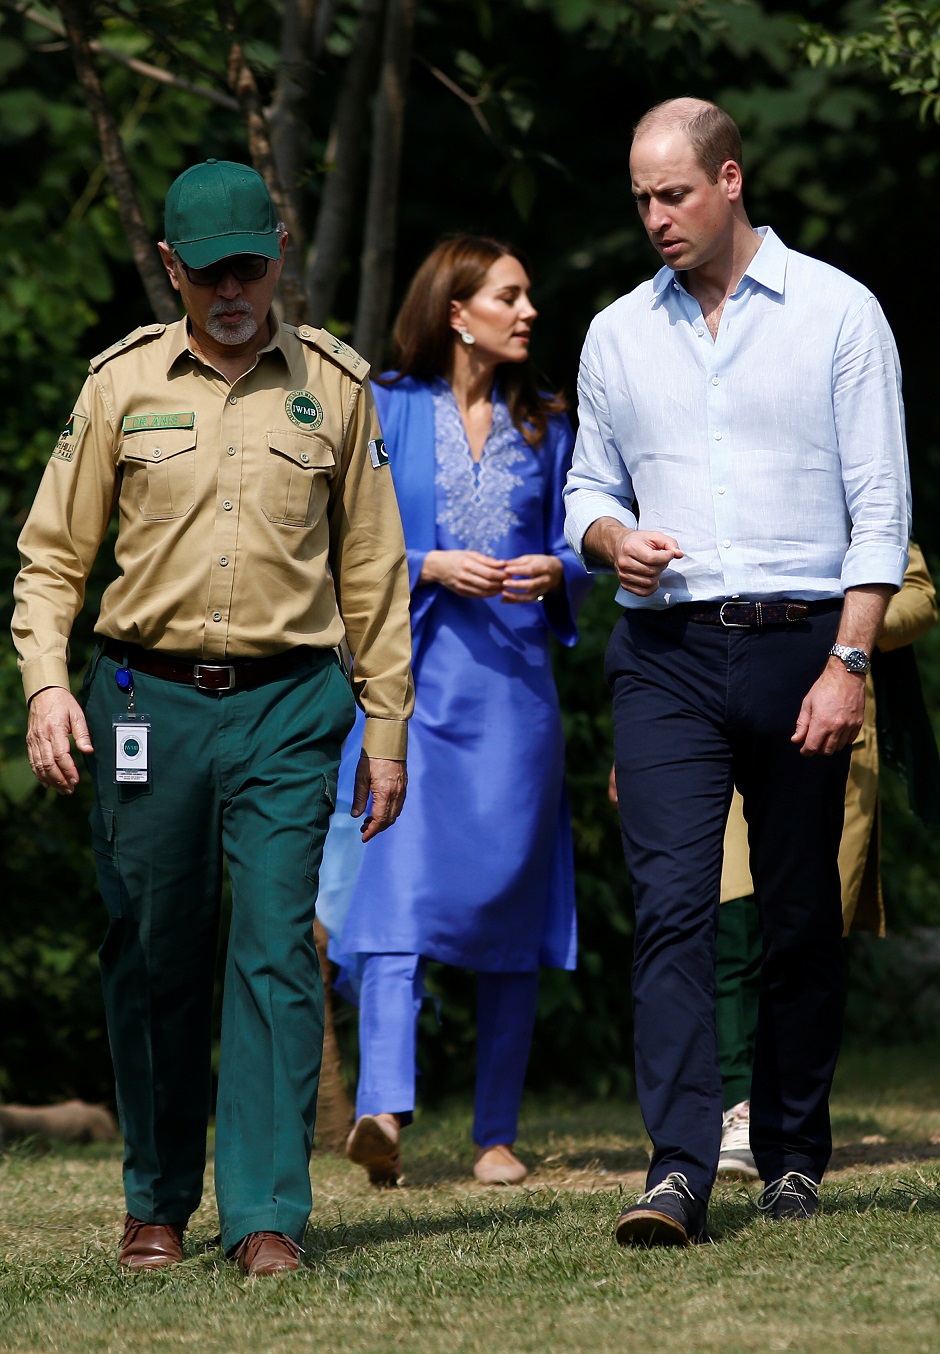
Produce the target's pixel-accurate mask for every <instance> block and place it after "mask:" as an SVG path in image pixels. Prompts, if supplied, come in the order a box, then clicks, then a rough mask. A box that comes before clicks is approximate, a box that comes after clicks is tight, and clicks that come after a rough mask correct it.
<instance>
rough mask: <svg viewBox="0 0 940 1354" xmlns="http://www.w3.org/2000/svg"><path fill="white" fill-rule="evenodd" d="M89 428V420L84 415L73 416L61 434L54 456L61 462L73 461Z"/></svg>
mask: <svg viewBox="0 0 940 1354" xmlns="http://www.w3.org/2000/svg"><path fill="white" fill-rule="evenodd" d="M87 427H88V419H87V418H86V417H85V415H84V414H72V415H71V417H70V418H69V421H68V423H66V425H65V427H64V428H63V429H62V431H61V432H60V433H59V440H58V442H56V444H55V446H54V447H53V449H52V454H53V456H55V458H56V459H57V460H59V461H71V460H72V459H73V457H74V456H75V453H76V451H78V448H79V446H80V445H81V441H82V438H83V437H84V435H85V429H86V428H87Z"/></svg>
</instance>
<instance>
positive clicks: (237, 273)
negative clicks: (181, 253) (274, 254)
mask: <svg viewBox="0 0 940 1354" xmlns="http://www.w3.org/2000/svg"><path fill="white" fill-rule="evenodd" d="M180 263H181V264H182V266H183V272H184V273H185V274H186V276H187V277H188V278H189V280H190V282H191V283H192V284H193V286H194V287H214V286H215V285H216V283H218V282H221V281H222V279H223V277H225V275H226V274H227V273H231V274H232V277H234V279H235V281H236V282H259V281H260V280H261V278H263V277H264V275H265V273H266V272H267V271H268V264H269V263H270V259H266V258H265V257H264V255H262V254H233V255H232V257H231V258H227V259H219V260H218V262H217V263H207V264H206V266H205V268H190V267H189V265H188V264H185V263H183V260H182V259H180Z"/></svg>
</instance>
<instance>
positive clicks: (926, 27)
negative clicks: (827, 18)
mask: <svg viewBox="0 0 940 1354" xmlns="http://www.w3.org/2000/svg"><path fill="white" fill-rule="evenodd" d="M801 33H802V37H803V51H804V54H805V56H806V58H807V60H808V61H809V63H810V65H811V66H827V67H830V68H831V67H833V66H836V65H839V64H842V65H847V64H848V63H849V62H859V63H861V64H862V65H865V66H868V67H869V68H870V69H873V70H878V71H880V72H881V74H882V75H883V76H885V77H886V78H887V79H888V80H889V81H890V84H891V88H892V89H893V90H895V92H896V93H898V94H904V95H913V96H915V97H916V98H918V99H919V100H920V107H919V112H920V116H921V119H922V120H924V121H926V120H927V118H928V117H933V119H934V121H935V122H940V4H937V3H936V0H919V3H918V0H912V3H910V4H901V3H894V0H891V2H890V3H888V4H885V5H882V7H881V9H880V11H879V13H878V20H877V27H875V28H872V29H868V30H866V31H864V32H861V33H854V34H851V35H849V36H844V37H843V36H839V35H838V34H835V33H831V32H829V31H828V29H825V28H822V27H821V26H819V25H817V24H803V25H801Z"/></svg>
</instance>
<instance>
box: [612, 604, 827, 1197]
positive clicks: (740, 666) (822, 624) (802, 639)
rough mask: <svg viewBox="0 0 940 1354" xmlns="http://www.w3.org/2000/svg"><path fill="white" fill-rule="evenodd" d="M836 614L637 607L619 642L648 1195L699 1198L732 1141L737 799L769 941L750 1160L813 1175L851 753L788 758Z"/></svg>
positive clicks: (819, 1169) (823, 1133)
mask: <svg viewBox="0 0 940 1354" xmlns="http://www.w3.org/2000/svg"><path fill="white" fill-rule="evenodd" d="M840 610H841V604H840V603H838V602H833V604H832V606H831V608H830V609H827V610H826V611H824V612H821V613H814V614H813V615H812V616H811V617H810V618H808V619H807V620H806V621H804V622H801V623H799V624H796V625H792V626H781V627H773V628H767V629H761V630H742V629H725V628H724V627H721V626H711V625H703V624H699V623H696V622H692V621H689V620H687V618H686V611H687V608H682V607H675V608H670V609H669V610H666V611H659V612H650V611H643V612H639V611H626V612H625V613H624V615H623V616H622V617H621V619H620V621H619V622H618V624H617V626H616V627H615V629H614V632H613V634H612V636H611V640H610V644H609V646H608V651H607V676H608V681H609V683H610V686H611V690H612V692H613V705H614V735H615V747H616V766H617V787H618V794H619V801H620V818H621V827H622V832H623V842H624V851H625V854H626V859H627V865H628V867H629V870H630V874H631V877H632V881H633V891H634V898H635V902H636V934H635V951H634V970H633V1001H634V1020H635V1025H634V1028H635V1045H636V1079H637V1095H638V1098H639V1101H640V1107H641V1110H642V1113H643V1118H644V1122H645V1124H646V1128H647V1131H648V1133H649V1134H650V1137H651V1139H652V1142H653V1157H652V1161H651V1164H650V1170H649V1179H648V1185H649V1187H652V1186H653V1185H655V1184H658V1183H659V1182H660V1181H661V1180H662V1179H664V1178H665V1176H666V1175H668V1174H669V1173H670V1172H671V1171H681V1172H683V1173H684V1174H685V1175H686V1176H687V1178H688V1180H689V1184H690V1187H691V1189H692V1190H693V1192H694V1193H695V1194H697V1195H698V1196H699V1197H700V1198H702V1199H706V1200H707V1199H708V1197H709V1194H710V1192H711V1187H712V1184H713V1182H714V1178H715V1171H716V1168H717V1161H718V1151H719V1145H720V1139H721V1113H722V1087H721V1075H720V1071H719V1065H718V1049H717V1038H716V1029H715V934H716V930H717V925H718V896H719V880H720V876H721V860H722V843H723V835H724V827H725V820H726V818H727V813H728V806H729V803H730V799H731V790H732V784H733V783H736V784H737V785H738V787H739V789H740V790H741V793H742V795H743V798H744V811H745V817H746V818H747V821H748V830H749V837H750V844H751V872H752V875H753V877H754V882H755V892H756V895H757V898H758V906H759V909H760V924H761V930H762V934H763V943H764V962H763V965H762V969H761V978H760V991H759V1005H758V1011H759V1014H758V1025H757V1034H756V1043H755V1052H754V1075H753V1082H752V1087H751V1097H750V1098H751V1146H752V1150H753V1152H754V1157H755V1160H756V1162H757V1167H758V1170H759V1171H760V1173H761V1175H762V1177H763V1178H764V1179H765V1180H774V1179H777V1178H778V1177H779V1176H781V1175H783V1174H784V1173H785V1172H786V1171H789V1170H796V1171H800V1172H802V1173H803V1174H805V1175H808V1176H811V1177H812V1178H813V1179H815V1180H819V1179H821V1177H822V1174H823V1171H824V1170H825V1167H826V1164H827V1162H828V1160H829V1156H830V1153H831V1147H832V1139H831V1131H830V1124H829V1091H830V1088H831V1084H832V1077H833V1073H834V1071H835V1065H836V1060H837V1057H838V1052H839V1046H840V1042H841V1032H842V1009H843V1004H844V982H845V979H844V968H843V965H844V958H843V948H842V909H841V897H840V886H839V871H838V851H839V840H840V837H841V833H842V817H843V808H844V798H845V782H846V777H847V775H848V765H849V755H850V750H849V749H848V748H846V749H845V750H844V751H843V752H841V753H838V754H836V755H835V756H834V757H822V756H816V757H802V756H801V755H800V753H799V750H798V749H797V748H796V747H795V746H794V745H793V744H792V743H791V742H790V737H791V735H792V733H793V729H794V726H795V724H796V719H797V714H798V712H799V708H800V705H801V704H802V701H803V697H804V696H805V695H806V693H807V691H808V690H809V689H810V687H811V686H812V684H813V682H814V681H815V680H816V678H817V677H818V676H819V674H820V672H821V671H822V668H823V666H824V664H825V662H826V656H827V654H828V651H829V647H830V645H831V644H832V643H833V641H834V639H835V635H836V631H837V628H838V623H839V616H840Z"/></svg>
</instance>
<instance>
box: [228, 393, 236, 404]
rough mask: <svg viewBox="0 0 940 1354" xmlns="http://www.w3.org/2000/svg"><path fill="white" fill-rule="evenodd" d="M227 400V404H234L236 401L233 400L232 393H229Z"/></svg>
mask: <svg viewBox="0 0 940 1354" xmlns="http://www.w3.org/2000/svg"><path fill="white" fill-rule="evenodd" d="M228 402H229V404H235V402H236V401H235V396H234V395H229V397H228Z"/></svg>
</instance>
